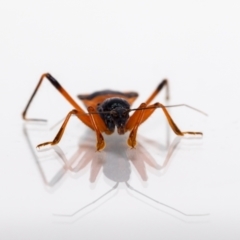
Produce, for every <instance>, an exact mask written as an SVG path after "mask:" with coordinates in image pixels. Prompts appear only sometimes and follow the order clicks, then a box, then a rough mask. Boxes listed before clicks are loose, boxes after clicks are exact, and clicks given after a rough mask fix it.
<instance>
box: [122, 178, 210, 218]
mask: <svg viewBox="0 0 240 240" xmlns="http://www.w3.org/2000/svg"><path fill="white" fill-rule="evenodd" d="M125 184H126V186H127V187H128V188H129V189H130V190H132V191H134V192H136V193H138V194H140V195H142V196H144V197H146V198H148V199H150V200H152V201H154V202H156V203H157V204H159V205H162V206H164V207H167V208H169V209H171V210H173V211H175V212H178V213H180V214H182V215H184V216H187V217H203V216H208V215H210V214H209V213H204V214H187V213H184V212H182V211H180V210H178V209H176V208H174V207H171V206H169V205H167V204H165V203H162V202H159V201H158V200H156V199H154V198H151V197H149V196H147V195H145V194H144V193H142V192H139V191H138V190H136V189H135V188H133V187H132V186H131V185H130V184H129V183H128V182H125Z"/></svg>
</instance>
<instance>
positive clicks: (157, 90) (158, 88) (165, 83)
mask: <svg viewBox="0 0 240 240" xmlns="http://www.w3.org/2000/svg"><path fill="white" fill-rule="evenodd" d="M164 86H166V91H167V92H166V100H168V99H169V83H168V80H167V79H164V80H162V82H161V83H160V84H159V85H158V86H157V88H156V90H155V91H154V92H153V93H152V95H151V96H150V97H149V98H148V99H147V101H145V103H146V104H147V105H149V104H150V103H151V101H152V100H153V99H154V98H155V97H156V96H157V95H158V93H159V92H160V91H161V90H162V89H163V87H164Z"/></svg>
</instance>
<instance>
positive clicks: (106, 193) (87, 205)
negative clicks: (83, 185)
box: [53, 183, 119, 217]
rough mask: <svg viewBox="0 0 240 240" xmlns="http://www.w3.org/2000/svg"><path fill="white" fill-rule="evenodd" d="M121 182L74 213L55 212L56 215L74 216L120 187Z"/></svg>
mask: <svg viewBox="0 0 240 240" xmlns="http://www.w3.org/2000/svg"><path fill="white" fill-rule="evenodd" d="M118 184H119V183H116V184H115V185H114V186H113V187H112V188H111V189H110V190H109V191H107V192H106V193H104V194H103V195H102V196H100V197H99V198H97V199H96V200H94V201H93V202H91V203H89V204H87V205H86V206H84V207H82V208H80V209H79V210H77V211H76V212H74V213H72V214H55V213H54V214H53V215H54V216H59V217H73V216H74V215H76V214H77V213H79V212H80V211H82V210H84V209H85V208H87V207H89V206H90V205H92V204H94V203H96V202H97V201H98V200H100V199H101V198H103V197H104V196H106V195H108V194H109V193H110V192H112V191H113V190H115V189H116V188H117V187H118Z"/></svg>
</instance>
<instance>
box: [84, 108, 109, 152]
mask: <svg viewBox="0 0 240 240" xmlns="http://www.w3.org/2000/svg"><path fill="white" fill-rule="evenodd" d="M88 112H89V117H90V120H91V124H92V126H93V129H94V131H95V132H96V136H97V146H96V147H97V151H101V150H103V149H104V147H105V146H106V144H105V141H104V138H103V135H102V134H101V132H105V133H107V134H111V133H110V132H109V130H108V129H107V127H106V125H105V123H104V122H103V120H102V119H101V117H100V116H99V114H97V113H96V111H95V109H94V108H93V107H88Z"/></svg>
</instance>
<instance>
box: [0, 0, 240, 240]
mask: <svg viewBox="0 0 240 240" xmlns="http://www.w3.org/2000/svg"><path fill="white" fill-rule="evenodd" d="M239 12H240V7H239V3H238V1H44V0H41V1H25V0H23V1H2V2H1V7H0V30H1V32H0V36H1V37H0V66H1V68H0V69H1V71H0V84H1V85H0V99H1V134H0V137H1V145H0V146H1V147H0V149H1V168H0V228H1V230H0V238H1V239H45V240H46V239H53V238H55V239H160V238H161V239H239V237H240V230H239V221H240V206H239V203H240V201H239V200H240V194H239V185H240V184H239V181H240V177H239V176H240V174H239V170H240V158H239V157H240V152H239V144H238V143H239V140H238V138H239V127H240V114H239V102H240V101H239V100H240V97H239V89H240V87H239V78H240V70H239V69H240V67H239V64H240V44H239V43H240V31H239V29H240V17H239ZM44 72H50V73H51V74H52V75H53V76H55V77H56V78H57V79H58V81H59V82H60V83H61V84H62V85H63V86H64V88H65V89H67V91H68V92H69V93H71V94H72V96H73V97H75V96H76V95H77V94H79V93H90V92H92V91H95V90H101V89H116V90H120V91H124V90H134V91H137V92H139V93H140V97H139V99H138V100H137V102H136V105H135V106H137V105H138V104H140V102H141V101H144V100H145V99H146V98H147V97H148V96H149V94H150V93H151V92H152V91H153V90H154V89H155V87H156V86H157V84H158V83H159V82H160V80H161V79H163V78H166V77H167V78H168V79H169V81H170V94H171V101H170V103H172V104H175V103H187V104H189V105H192V106H194V107H197V108H199V109H201V110H203V111H205V112H207V113H208V114H209V116H208V117H205V116H202V115H201V114H198V113H196V112H193V111H191V110H190V109H186V108H181V109H180V108H178V109H171V114H172V116H173V118H174V120H175V121H176V123H177V124H178V126H179V127H180V128H181V129H182V130H196V131H203V132H204V136H203V138H202V139H199V138H198V139H183V140H182V141H181V142H180V143H179V144H178V146H177V147H176V149H175V151H174V152H173V155H172V157H171V159H170V161H169V164H168V165H167V169H166V171H164V173H161V174H160V173H159V172H158V171H156V170H154V169H153V168H150V167H147V174H148V181H147V182H144V181H142V180H141V177H140V175H139V174H138V173H137V171H136V170H135V168H134V167H133V165H131V169H132V170H131V175H130V180H129V183H130V184H131V185H132V186H133V187H135V188H136V189H138V190H139V191H141V192H144V194H147V195H148V196H150V197H152V198H154V199H157V200H159V201H161V202H163V203H165V204H168V205H170V206H171V207H174V208H177V209H178V210H180V211H183V212H185V213H190V214H204V213H209V214H210V215H209V216H194V217H189V216H188V217H186V216H184V215H182V214H180V213H178V212H176V211H173V210H171V209H168V208H166V207H164V206H161V205H159V204H157V203H155V202H153V201H151V200H149V199H147V198H144V197H143V196H140V195H138V194H137V193H134V192H131V191H130V190H127V189H126V186H125V185H124V184H120V186H119V187H118V190H116V191H115V193H114V192H112V193H110V194H109V195H107V196H105V197H104V198H102V199H101V200H99V201H98V202H96V203H95V204H93V205H92V206H89V208H86V209H84V210H82V211H80V212H79V213H77V214H76V215H75V216H74V217H70V218H68V217H56V216H53V213H63V214H71V213H73V212H75V211H77V210H78V209H80V208H81V207H83V206H85V205H86V204H88V203H90V202H91V201H94V200H95V199H97V198H98V197H99V196H100V195H101V194H103V193H104V192H106V191H108V190H110V189H111V186H113V185H114V182H112V181H110V180H108V179H107V178H106V177H105V176H104V174H103V173H102V172H101V173H100V174H99V175H98V177H97V180H96V181H95V183H90V182H89V176H90V171H91V170H90V164H89V165H88V166H87V167H86V168H85V169H84V170H82V171H81V172H79V173H71V172H69V171H67V172H66V173H65V172H64V173H63V174H62V175H61V174H60V177H61V179H60V180H59V181H57V180H56V181H53V182H51V179H52V177H53V176H55V175H56V174H57V173H58V171H59V169H60V172H61V169H62V166H63V164H62V162H61V160H60V159H57V157H56V154H55V152H54V151H53V150H51V149H50V150H49V151H47V152H41V153H39V152H37V151H36V150H35V146H36V144H38V143H41V142H43V141H47V140H51V139H52V138H53V137H54V134H56V131H57V129H58V128H59V126H58V127H56V128H55V129H54V130H52V131H48V130H47V129H49V127H50V126H51V124H50V122H49V125H47V126H45V125H39V124H38V125H37V124H35V125H34V124H32V125H30V127H29V126H27V129H28V130H27V131H28V132H27V133H28V134H29V136H30V137H31V144H32V146H33V148H32V150H31V148H30V147H29V144H28V142H27V138H26V135H25V134H24V131H23V129H24V121H23V120H22V119H21V113H22V111H23V109H24V107H25V106H26V103H27V101H28V100H29V98H30V95H31V94H32V91H33V89H34V88H35V86H36V84H37V81H38V79H39V78H40V76H41V74H42V73H44ZM163 92H164V91H163ZM161 96H164V94H162V95H161ZM162 100H163V97H159V98H158V101H162ZM34 105H35V106H34ZM71 109H72V107H71V106H69V105H68V104H66V103H65V101H64V99H63V98H62V97H61V96H60V94H58V93H57V91H56V90H55V89H54V88H53V87H52V86H51V84H50V83H49V82H47V81H46V82H44V84H43V87H42V88H41V89H40V90H39V94H37V97H36V99H35V101H34V104H33V105H32V106H31V109H30V111H29V117H30V116H31V117H43V118H47V119H50V120H52V122H51V123H54V122H56V121H57V120H59V119H61V118H63V117H64V116H65V115H66V114H67V112H68V111H69V110H71ZM158 112H159V115H158V114H156V115H155V116H159V118H157V120H156V123H154V124H148V125H147V124H146V128H144V129H142V132H141V134H142V135H143V136H144V137H149V138H151V137H153V138H159V141H158V143H159V144H160V143H161V144H163V145H165V142H166V138H167V136H168V135H166V132H167V131H166V129H167V127H166V125H167V124H166V121H165V122H164V116H163V114H162V113H161V112H160V110H159V111H158ZM158 128H159V131H158ZM85 130H86V127H85V126H83V124H79V123H78V121H76V120H72V121H71V123H70V124H69V128H68V129H67V130H66V135H65V137H64V138H63V141H62V142H61V145H60V147H61V149H62V150H63V152H64V153H65V154H66V155H67V157H68V156H71V154H72V152H71V151H76V147H77V145H78V143H79V142H80V143H84V139H82V138H81V136H82V135H83V133H84V132H85ZM25 131H26V128H25ZM169 131H170V141H169V142H170V143H171V142H172V140H173V139H174V134H173V133H172V132H171V130H169ZM164 138H165V140H164ZM88 144H90V145H89V151H92V153H93V154H95V152H94V144H95V142H94V140H92V141H90V143H88ZM91 144H92V145H91ZM109 144H110V145H108V146H111V143H109ZM144 146H145V147H146V146H147V145H144ZM74 147H75V149H74ZM147 149H148V151H150V152H151V153H154V151H153V150H152V149H151V148H147ZM137 150H138V149H136V151H137ZM158 150H160V151H159V152H160V153H157V154H156V155H154V154H153V155H154V156H155V157H154V159H155V160H156V162H158V163H159V164H161V163H162V162H163V160H164V159H165V157H166V156H167V151H168V149H162V150H161V149H160V148H159V149H158ZM111 151H112V152H111ZM114 151H115V150H114V147H113V148H111V149H110V152H111V153H112V155H113V156H114V154H115V152H114ZM123 160H124V159H123ZM125 160H127V159H125ZM113 171H114V170H113ZM44 176H45V177H46V178H44ZM55 183H56V184H55ZM51 184H52V185H53V186H48V185H51Z"/></svg>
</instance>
